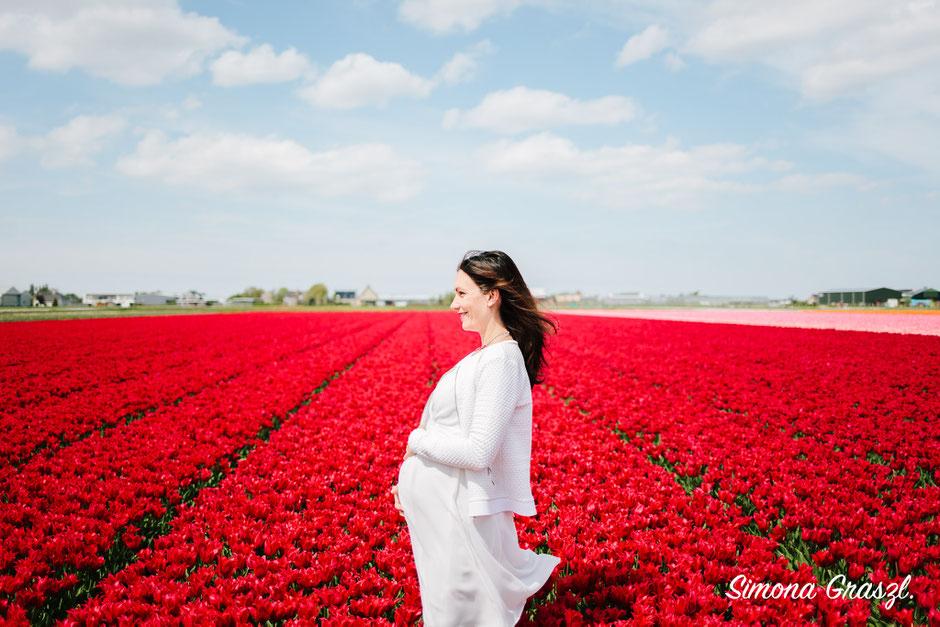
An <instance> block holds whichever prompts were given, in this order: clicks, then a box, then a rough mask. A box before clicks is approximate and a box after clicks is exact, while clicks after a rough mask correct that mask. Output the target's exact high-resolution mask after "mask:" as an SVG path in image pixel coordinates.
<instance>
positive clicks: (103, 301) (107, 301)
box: [82, 292, 136, 307]
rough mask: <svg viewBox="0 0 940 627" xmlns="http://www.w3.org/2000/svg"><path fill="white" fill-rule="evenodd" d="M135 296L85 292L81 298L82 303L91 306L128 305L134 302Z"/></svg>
mask: <svg viewBox="0 0 940 627" xmlns="http://www.w3.org/2000/svg"><path fill="white" fill-rule="evenodd" d="M135 298H136V296H135V295H134V294H115V293H113V292H112V293H109V294H85V297H84V298H82V304H83V305H91V306H92V307H108V306H115V307H130V306H131V305H133V304H134V300H135Z"/></svg>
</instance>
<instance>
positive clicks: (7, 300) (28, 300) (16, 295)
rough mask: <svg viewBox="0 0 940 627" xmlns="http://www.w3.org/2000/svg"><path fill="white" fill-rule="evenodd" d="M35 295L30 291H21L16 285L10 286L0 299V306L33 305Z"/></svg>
mask: <svg viewBox="0 0 940 627" xmlns="http://www.w3.org/2000/svg"><path fill="white" fill-rule="evenodd" d="M32 305H33V295H32V294H30V293H29V292H21V291H19V290H18V289H16V288H15V287H10V289H8V290H7V291H5V292H4V293H3V296H2V300H0V307H32Z"/></svg>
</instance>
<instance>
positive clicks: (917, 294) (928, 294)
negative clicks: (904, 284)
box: [902, 287, 940, 307]
mask: <svg viewBox="0 0 940 627" xmlns="http://www.w3.org/2000/svg"><path fill="white" fill-rule="evenodd" d="M902 298H903V299H904V301H905V302H907V303H908V304H909V305H910V306H911V307H937V306H940V292H938V291H937V290H935V289H933V288H932V287H922V288H921V289H919V290H907V291H906V292H904V294H902Z"/></svg>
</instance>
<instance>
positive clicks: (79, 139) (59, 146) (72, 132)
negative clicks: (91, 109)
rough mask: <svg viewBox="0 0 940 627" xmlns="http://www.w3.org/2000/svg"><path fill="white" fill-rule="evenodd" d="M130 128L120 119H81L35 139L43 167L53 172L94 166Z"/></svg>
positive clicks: (74, 119) (85, 117)
mask: <svg viewBox="0 0 940 627" xmlns="http://www.w3.org/2000/svg"><path fill="white" fill-rule="evenodd" d="M126 127H127V120H125V119H124V118H123V117H121V116H119V115H80V116H78V117H76V118H73V119H72V120H71V121H69V122H68V123H67V124H65V125H63V126H59V127H57V128H54V129H52V130H51V131H49V132H48V133H47V134H46V135H45V136H43V137H40V138H35V139H34V143H35V145H36V146H37V147H38V148H39V151H40V158H39V163H40V165H42V167H44V168H46V169H49V170H53V169H58V168H68V167H75V166H87V165H94V160H93V159H92V157H93V156H94V155H95V154H97V153H99V152H101V151H102V150H103V149H104V147H105V144H106V142H107V141H108V140H110V139H113V138H114V137H115V136H117V135H118V134H119V133H121V132H122V131H123V130H124V129H125V128H126Z"/></svg>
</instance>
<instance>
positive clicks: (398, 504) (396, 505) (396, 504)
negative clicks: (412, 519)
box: [392, 485, 405, 515]
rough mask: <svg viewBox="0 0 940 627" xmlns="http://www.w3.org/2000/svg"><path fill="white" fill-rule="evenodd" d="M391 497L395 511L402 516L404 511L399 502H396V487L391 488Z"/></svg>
mask: <svg viewBox="0 0 940 627" xmlns="http://www.w3.org/2000/svg"><path fill="white" fill-rule="evenodd" d="M392 496H394V497H395V509H397V510H398V513H399V514H402V515H404V513H405V511H404V510H403V509H402V508H401V501H399V500H398V486H397V485H394V486H392Z"/></svg>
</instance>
